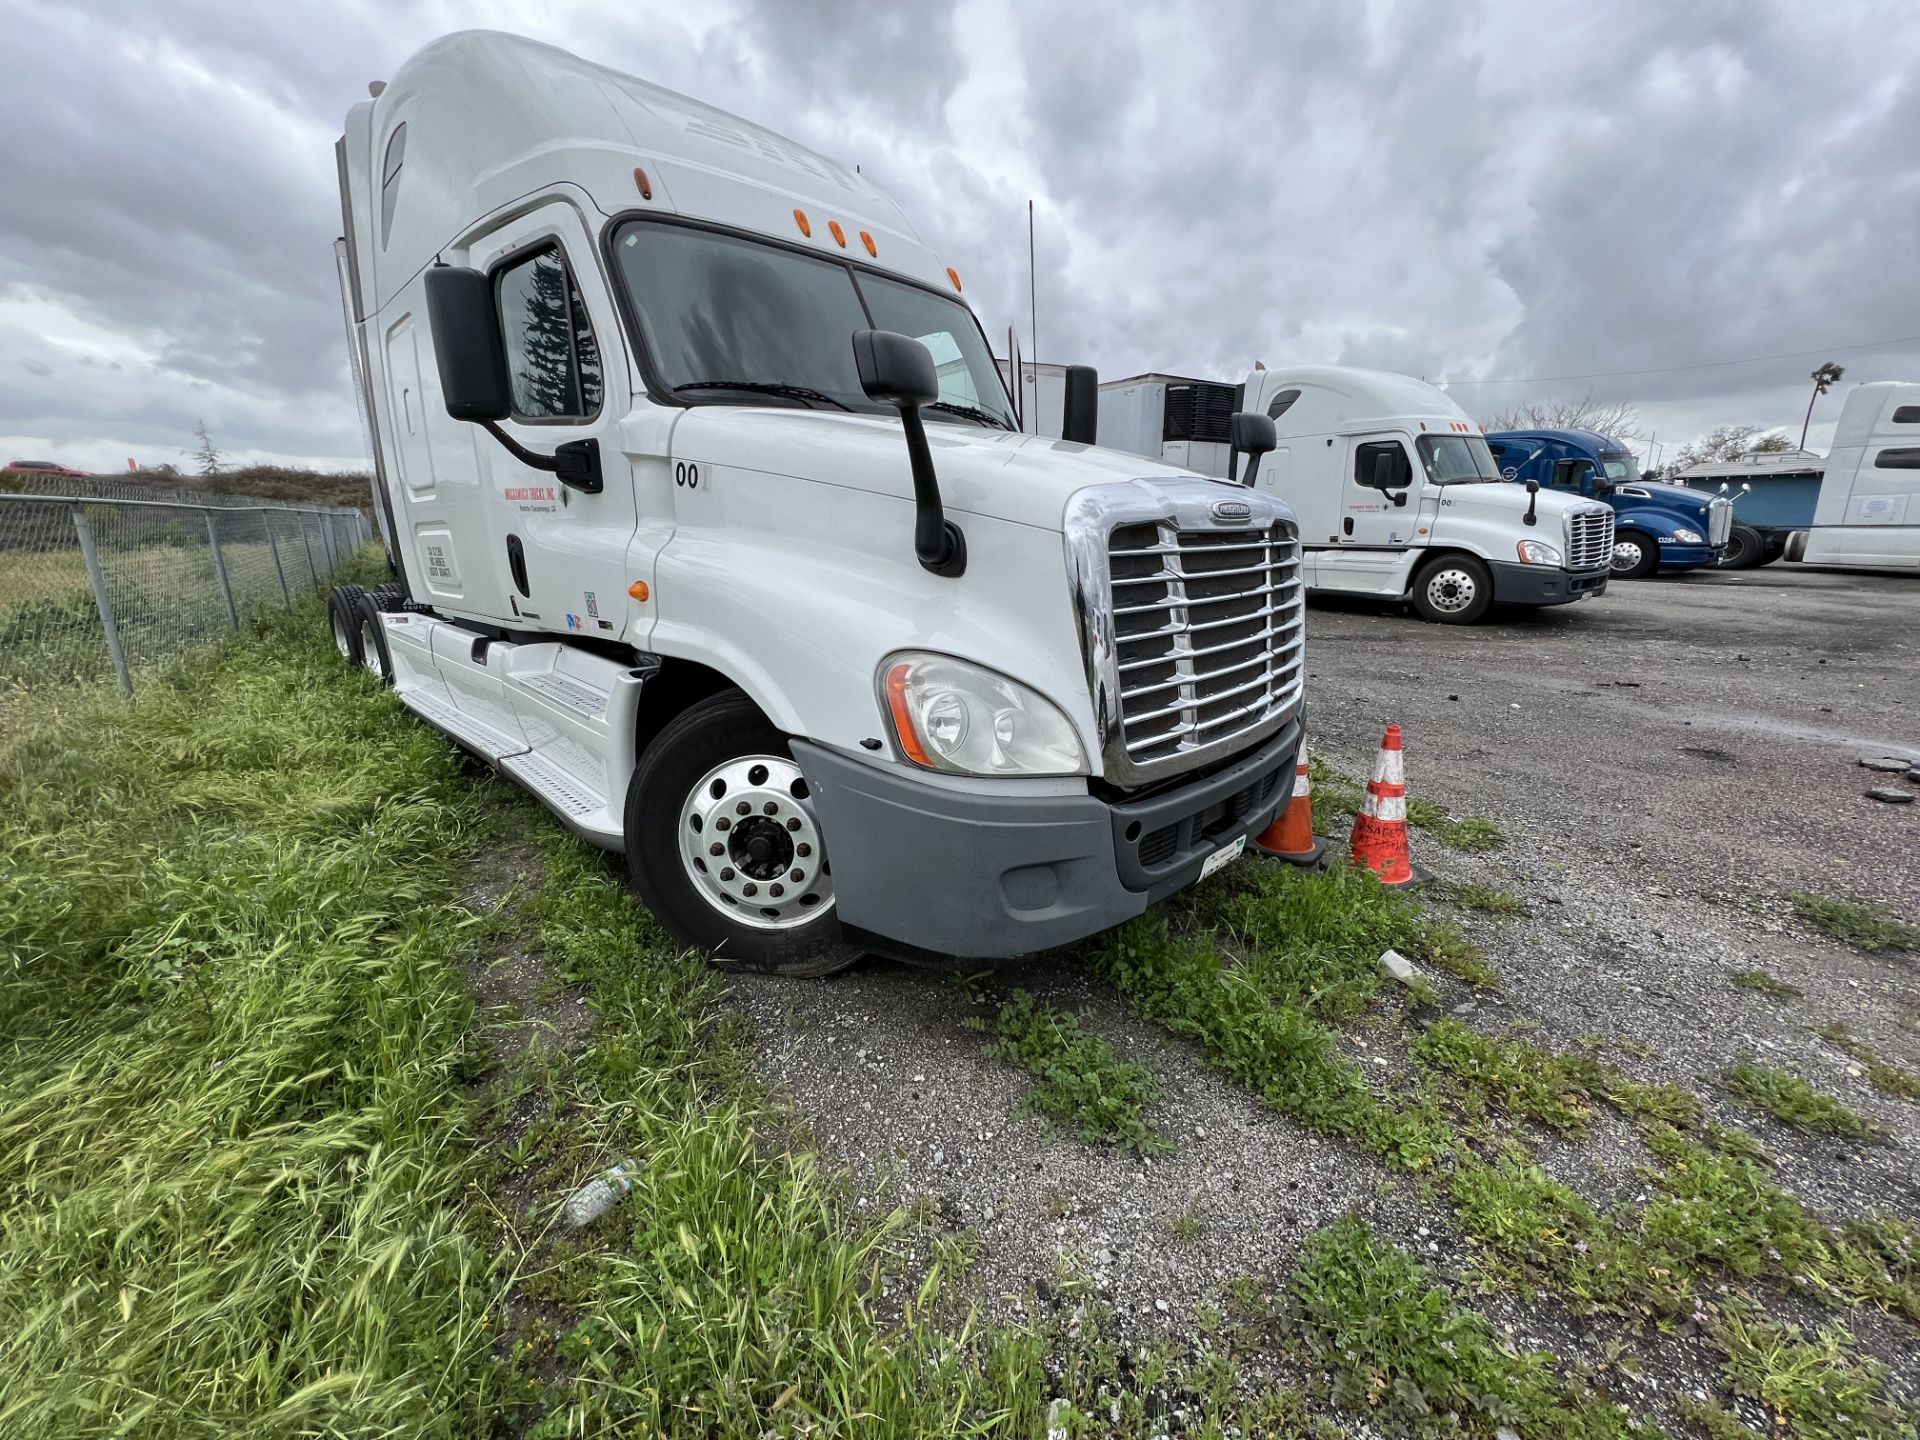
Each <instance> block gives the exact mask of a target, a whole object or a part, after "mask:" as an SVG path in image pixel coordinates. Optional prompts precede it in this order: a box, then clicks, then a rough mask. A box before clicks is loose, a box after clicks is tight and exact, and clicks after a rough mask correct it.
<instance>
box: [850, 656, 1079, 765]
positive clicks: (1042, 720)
mask: <svg viewBox="0 0 1920 1440" xmlns="http://www.w3.org/2000/svg"><path fill="white" fill-rule="evenodd" d="M880 691H881V696H882V699H883V702H884V704H885V705H886V709H887V713H888V714H889V715H891V716H892V717H893V731H894V735H895V737H896V738H897V739H898V740H899V742H900V749H901V750H902V751H903V752H904V753H905V754H906V757H907V758H908V759H909V760H911V761H913V763H914V764H916V765H924V766H926V767H927V769H929V770H949V771H953V772H954V773H956V774H960V775H1078V774H1081V773H1082V772H1084V771H1085V769H1086V766H1087V757H1086V751H1085V750H1084V749H1082V748H1081V745H1080V737H1079V736H1078V735H1076V734H1074V732H1073V725H1072V724H1071V722H1069V721H1068V719H1067V717H1066V716H1065V715H1064V714H1062V713H1061V710H1060V707H1059V706H1058V705H1055V704H1054V703H1053V702H1052V701H1051V700H1048V699H1047V698H1046V697H1045V696H1043V695H1041V694H1039V693H1038V692H1037V691H1034V690H1031V689H1029V688H1028V687H1027V686H1025V685H1022V684H1021V683H1020V682H1019V681H1018V680H1009V679H1008V678H1007V677H1006V676H1004V675H999V674H995V673H994V672H993V671H991V670H989V669H987V668H986V667H985V666H982V665H973V664H970V663H968V662H967V661H965V660H955V659H953V658H952V657H951V656H947V655H928V654H923V653H921V652H918V651H909V652H907V653H905V654H901V655H894V656H891V657H889V658H888V660H887V661H886V663H885V664H883V665H882V666H881V667H880Z"/></svg>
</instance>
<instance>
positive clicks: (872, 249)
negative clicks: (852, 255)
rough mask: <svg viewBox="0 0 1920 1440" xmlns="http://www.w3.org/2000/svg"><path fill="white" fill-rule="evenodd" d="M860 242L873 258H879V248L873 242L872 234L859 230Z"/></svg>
mask: <svg viewBox="0 0 1920 1440" xmlns="http://www.w3.org/2000/svg"><path fill="white" fill-rule="evenodd" d="M860 243H861V244H862V245H864V246H866V247H867V253H868V254H869V255H871V256H873V258H874V259H876V260H878V259H879V258H880V248H879V247H878V246H877V245H875V244H874V243H873V236H871V235H869V234H868V233H867V232H866V231H864V230H862V231H861V232H860Z"/></svg>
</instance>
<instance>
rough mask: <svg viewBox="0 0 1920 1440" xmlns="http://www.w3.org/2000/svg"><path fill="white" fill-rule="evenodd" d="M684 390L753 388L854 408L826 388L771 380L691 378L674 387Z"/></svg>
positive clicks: (766, 392)
mask: <svg viewBox="0 0 1920 1440" xmlns="http://www.w3.org/2000/svg"><path fill="white" fill-rule="evenodd" d="M682 390H753V391H757V392H759V393H760V394H763V395H791V396H792V397H793V398H794V399H796V400H824V401H826V402H827V404H829V405H834V406H837V407H838V408H840V409H842V410H852V409H853V407H852V406H851V405H849V404H847V402H846V401H844V400H836V399H834V398H833V396H831V395H829V394H827V393H826V392H825V391H824V390H812V389H809V388H808V387H807V386H805V385H781V384H776V383H774V382H773V381H771V380H689V381H688V382H687V383H686V384H684V385H676V386H674V387H673V393H674V394H676V395H678V394H679V393H680V392H681V391H682Z"/></svg>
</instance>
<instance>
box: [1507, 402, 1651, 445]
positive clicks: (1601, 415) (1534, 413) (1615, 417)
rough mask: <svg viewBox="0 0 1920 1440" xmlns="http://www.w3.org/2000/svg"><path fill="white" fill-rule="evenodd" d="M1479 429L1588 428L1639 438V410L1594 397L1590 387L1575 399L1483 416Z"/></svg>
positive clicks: (1543, 403)
mask: <svg viewBox="0 0 1920 1440" xmlns="http://www.w3.org/2000/svg"><path fill="white" fill-rule="evenodd" d="M1480 425H1481V428H1482V429H1484V430H1486V431H1487V432H1488V433H1489V434H1492V433H1493V432H1494V431H1496V430H1591V431H1593V432H1594V433H1595V434H1597V435H1608V436H1611V437H1612V438H1614V439H1615V440H1639V439H1642V438H1644V436H1645V432H1644V431H1643V430H1641V428H1640V411H1639V409H1638V408H1637V407H1636V406H1635V405H1633V404H1632V403H1631V402H1630V401H1626V400H1596V399H1595V398H1594V395H1593V392H1592V391H1591V390H1589V391H1588V392H1587V393H1586V394H1585V395H1582V396H1581V397H1580V398H1579V399H1578V400H1546V401H1541V402H1538V403H1536V404H1531V405H1512V406H1509V407H1508V408H1507V409H1505V410H1501V411H1497V412H1495V413H1494V414H1492V415H1488V416H1484V417H1483V418H1482V419H1481V421H1480Z"/></svg>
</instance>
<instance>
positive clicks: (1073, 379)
mask: <svg viewBox="0 0 1920 1440" xmlns="http://www.w3.org/2000/svg"><path fill="white" fill-rule="evenodd" d="M1064 380H1065V385H1066V393H1065V395H1064V397H1063V400H1062V408H1061V412H1060V438H1061V439H1062V440H1071V441H1073V442H1074V443H1075V444H1077V445H1093V444H1096V443H1098V442H1097V439H1096V437H1097V436H1098V435H1099V433H1100V375H1099V372H1098V371H1096V370H1095V369H1094V368H1093V367H1092V366H1091V365H1069V366H1067V370H1066V375H1065V376H1064Z"/></svg>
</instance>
